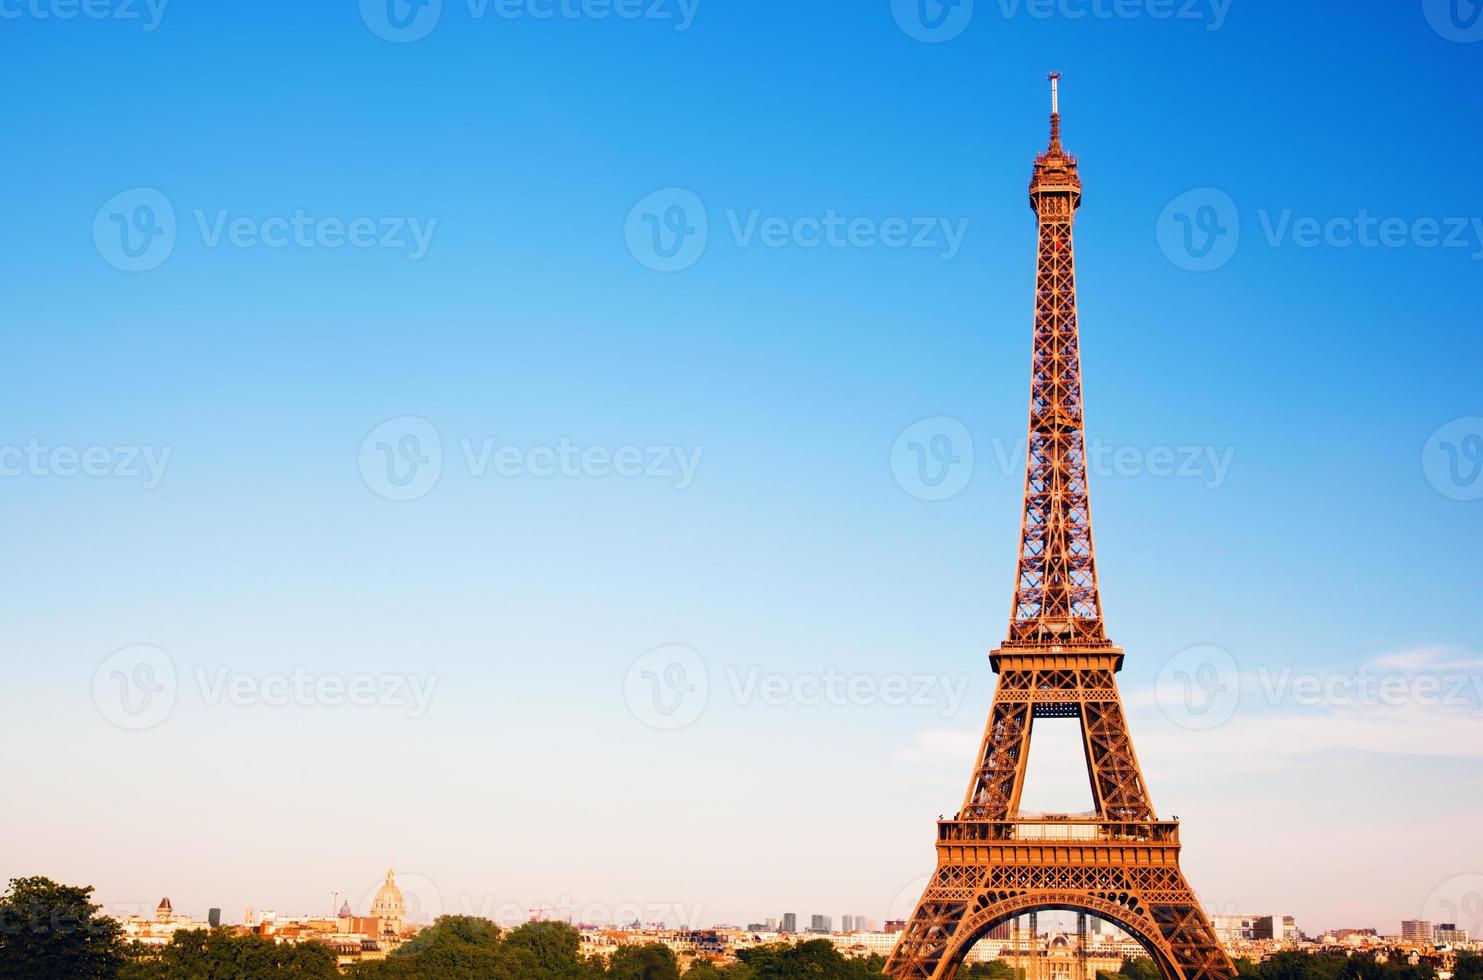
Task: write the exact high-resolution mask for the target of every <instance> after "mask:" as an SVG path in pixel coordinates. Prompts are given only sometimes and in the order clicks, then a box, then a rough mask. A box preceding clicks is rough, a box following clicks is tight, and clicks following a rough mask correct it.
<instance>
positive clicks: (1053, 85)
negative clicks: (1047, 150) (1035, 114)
mask: <svg viewBox="0 0 1483 980" xmlns="http://www.w3.org/2000/svg"><path fill="white" fill-rule="evenodd" d="M1047 77H1048V78H1049V79H1050V146H1051V149H1053V150H1059V149H1060V148H1061V73H1060V72H1058V71H1053V72H1051V73H1050V75H1048V76H1047Z"/></svg>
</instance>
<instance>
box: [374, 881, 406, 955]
mask: <svg viewBox="0 0 1483 980" xmlns="http://www.w3.org/2000/svg"><path fill="white" fill-rule="evenodd" d="M371 918H373V919H380V920H381V927H380V932H381V936H382V938H384V939H389V940H390V941H391V942H399V941H400V939H401V935H402V928H403V927H404V926H405V925H406V924H407V905H406V903H405V902H404V901H402V890H401V889H400V888H398V887H397V886H396V872H395V871H394V870H391V869H388V870H387V872H386V883H385V884H383V885H382V886H381V888H380V890H379V891H377V892H376V898H375V899H374V900H373V901H372V902H371Z"/></svg>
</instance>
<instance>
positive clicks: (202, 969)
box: [120, 929, 340, 980]
mask: <svg viewBox="0 0 1483 980" xmlns="http://www.w3.org/2000/svg"><path fill="white" fill-rule="evenodd" d="M142 952H143V951H142V950H140V949H139V948H138V946H137V945H136V946H135V947H133V948H132V949H131V950H130V954H131V959H132V962H130V963H129V965H128V966H127V967H126V968H125V970H124V972H123V973H121V974H120V980H152V978H159V980H256V978H258V977H275V978H277V977H283V978H285V980H287V978H293V980H336V978H338V977H339V975H340V973H339V971H338V970H337V969H336V968H335V953H334V951H333V950H331V949H330V948H329V947H328V946H325V945H322V944H320V943H276V942H274V941H273V940H271V939H264V938H263V937H262V936H258V935H254V934H251V933H249V934H247V935H237V934H235V933H233V932H231V931H230V930H227V929H187V930H183V931H181V932H177V933H175V935H173V936H172V937H170V943H169V945H167V946H165V947H164V949H162V950H160V951H159V953H158V955H157V956H155V957H153V958H147V959H146V958H143V957H142V956H141V953H142Z"/></svg>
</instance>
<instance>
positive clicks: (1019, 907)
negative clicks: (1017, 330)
mask: <svg viewBox="0 0 1483 980" xmlns="http://www.w3.org/2000/svg"><path fill="white" fill-rule="evenodd" d="M1059 78H1060V76H1059V74H1052V75H1051V76H1050V82H1051V117H1050V145H1049V147H1047V149H1046V150H1045V152H1044V153H1041V154H1040V155H1039V156H1038V157H1037V158H1036V159H1035V169H1034V176H1033V177H1032V179H1031V181H1030V205H1031V207H1032V208H1033V209H1034V210H1035V214H1036V217H1037V219H1038V224H1039V257H1038V263H1039V264H1038V268H1037V271H1036V278H1035V352H1034V358H1033V362H1032V368H1031V384H1030V437H1029V443H1028V452H1027V457H1028V458H1027V462H1026V471H1025V507H1024V514H1023V522H1022V525H1021V533H1020V548H1019V564H1018V566H1017V569H1016V582H1015V589H1014V602H1013V607H1012V611H1011V614H1010V624H1009V638H1008V639H1007V640H1006V641H1005V642H1004V644H1003V645H1002V646H1001V647H1000V648H999V649H997V650H995V651H993V653H992V654H990V656H989V663H990V666H991V667H992V668H993V670H994V672H995V673H996V674H998V676H999V683H998V686H997V687H996V688H995V691H994V705H993V708H992V709H991V710H990V713H989V720H988V725H987V726H986V728H985V730H984V737H983V745H982V748H981V749H980V751H979V754H978V760H977V764H976V766H975V768H974V772H973V777H972V780H971V782H970V784H969V787H968V795H967V796H966V797H965V798H964V800H963V808H962V810H961V811H960V812H959V813H958V814H957V815H955V816H954V817H953V819H951V820H941V821H939V822H938V825H937V870H936V872H934V873H933V875H932V877H931V878H930V879H929V882H928V884H927V888H926V891H925V893H924V894H923V895H922V898H921V901H920V902H918V904H917V906H916V910H915V911H914V912H913V913H912V916H911V920H910V921H909V922H908V923H907V925H906V929H905V930H904V931H903V932H902V934H901V938H900V940H898V942H897V944H896V948H895V949H894V950H893V951H892V953H891V957H890V960H889V962H888V963H887V965H886V972H887V973H888V974H890V975H891V976H893V977H896V978H898V980H950V978H952V977H954V976H955V975H956V974H957V971H958V966H959V965H960V964H961V963H962V962H963V959H964V957H966V956H967V955H968V952H969V950H971V949H972V948H973V946H974V944H975V943H976V942H977V941H978V940H979V939H981V938H983V937H984V936H985V935H986V934H987V933H988V932H989V931H990V930H991V929H995V928H996V927H1005V928H1012V929H1013V935H1014V937H1015V946H1016V948H1017V951H1018V952H1019V955H1021V956H1023V957H1024V961H1025V962H1026V963H1027V964H1028V967H1029V968H1028V970H1027V972H1028V974H1029V980H1037V977H1038V973H1039V970H1038V968H1037V964H1038V962H1039V961H1038V960H1037V959H1036V956H1037V953H1038V952H1039V951H1038V950H1037V949H1036V948H1035V947H1036V943H1037V939H1038V929H1037V918H1036V917H1037V913H1038V912H1041V911H1046V910H1054V911H1063V912H1072V913H1075V914H1076V917H1077V936H1078V947H1077V952H1078V953H1079V954H1080V955H1079V956H1078V957H1077V962H1078V963H1079V964H1080V968H1081V970H1082V972H1083V975H1084V974H1085V965H1086V922H1087V917H1088V916H1092V917H1095V918H1099V919H1102V920H1104V921H1107V922H1110V923H1112V924H1113V925H1115V926H1117V927H1118V928H1120V929H1122V930H1123V931H1124V932H1126V933H1128V934H1129V935H1131V936H1133V937H1134V938H1135V939H1137V940H1138V941H1139V942H1140V943H1142V945H1143V946H1144V947H1145V948H1146V949H1147V950H1148V952H1149V954H1150V956H1151V957H1152V958H1153V960H1154V962H1155V963H1156V964H1157V965H1158V968H1159V970H1160V972H1161V973H1162V975H1163V977H1164V978H1165V980H1229V978H1231V977H1232V976H1234V974H1235V971H1234V969H1233V968H1232V966H1231V961H1230V959H1229V958H1228V957H1227V956H1226V954H1225V952H1224V951H1223V950H1222V949H1221V948H1220V946H1219V944H1218V943H1217V942H1216V939H1215V933H1214V931H1213V930H1212V929H1211V927H1210V921H1209V920H1208V919H1207V918H1206V917H1205V913H1204V912H1203V911H1202V910H1201V908H1200V905H1199V903H1198V902H1197V901H1196V899H1195V893H1194V892H1193V891H1192V890H1191V888H1190V886H1189V883H1188V882H1187V881H1186V880H1185V877H1184V873H1183V872H1182V871H1181V870H1180V868H1179V824H1178V823H1177V822H1175V821H1170V820H1160V819H1158V817H1157V816H1156V815H1155V814H1154V810H1153V805H1152V804H1151V803H1150V802H1149V798H1148V791H1147V789H1146V787H1145V785H1144V781H1143V774H1142V772H1141V771H1140V769H1139V767H1138V757H1137V756H1136V755H1135V754H1134V752H1133V741H1132V738H1131V736H1130V735H1129V734H1128V727H1127V724H1126V722H1125V721H1124V719H1123V709H1122V701H1121V698H1120V696H1119V694H1118V689H1117V681H1116V674H1117V672H1118V671H1119V670H1121V669H1122V664H1123V651H1122V648H1121V647H1118V646H1116V645H1114V644H1113V643H1112V642H1111V641H1110V640H1108V638H1107V633H1106V629H1105V628H1104V626H1103V624H1102V602H1101V598H1100V597H1099V595H1098V592H1097V569H1096V560H1095V553H1094V551H1093V548H1092V515H1091V507H1090V501H1089V497H1088V490H1087V473H1086V445H1085V443H1086V436H1085V433H1084V431H1083V426H1082V391H1081V353H1080V349H1079V343H1078V333H1077V322H1076V268H1075V263H1074V260H1073V256H1072V247H1071V227H1072V224H1073V223H1074V222H1075V219H1076V209H1077V208H1078V207H1080V206H1081V178H1080V177H1079V176H1078V174H1077V163H1076V158H1075V157H1073V156H1070V155H1069V154H1067V153H1066V151H1065V150H1064V149H1063V148H1062V146H1061V114H1060V103H1059V97H1058V92H1057V87H1058V85H1057V82H1058V79H1059ZM1036 718H1077V719H1080V721H1081V729H1082V736H1083V745H1084V747H1085V750H1086V765H1087V775H1088V777H1089V779H1090V783H1091V789H1092V797H1093V800H1094V802H1095V811H1094V812H1092V813H1089V814H1030V813H1023V812H1021V810H1020V796H1021V793H1022V792H1023V790H1024V785H1025V764H1026V761H1027V759H1028V756H1029V746H1030V734H1031V730H1032V729H1033V727H1034V724H1035V719H1036ZM1024 917H1028V918H1029V944H1028V949H1026V950H1020V939H1019V932H1020V922H1021V920H1022V918H1024ZM1017 958H1018V957H1017ZM1078 980H1085V978H1084V977H1083V978H1078Z"/></svg>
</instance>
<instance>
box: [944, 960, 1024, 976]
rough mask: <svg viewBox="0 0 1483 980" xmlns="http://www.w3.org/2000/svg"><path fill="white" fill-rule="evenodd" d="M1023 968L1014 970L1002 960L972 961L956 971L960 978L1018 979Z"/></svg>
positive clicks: (1022, 972) (1021, 974) (1022, 974)
mask: <svg viewBox="0 0 1483 980" xmlns="http://www.w3.org/2000/svg"><path fill="white" fill-rule="evenodd" d="M1022 976H1024V971H1023V970H1016V969H1014V968H1013V967H1012V966H1010V965H1009V964H1008V963H1006V962H1004V961H1003V960H989V962H987V963H974V964H972V965H971V966H965V967H963V968H962V969H961V970H959V971H958V977H959V978H960V980H1020V978H1021V977H1022Z"/></svg>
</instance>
